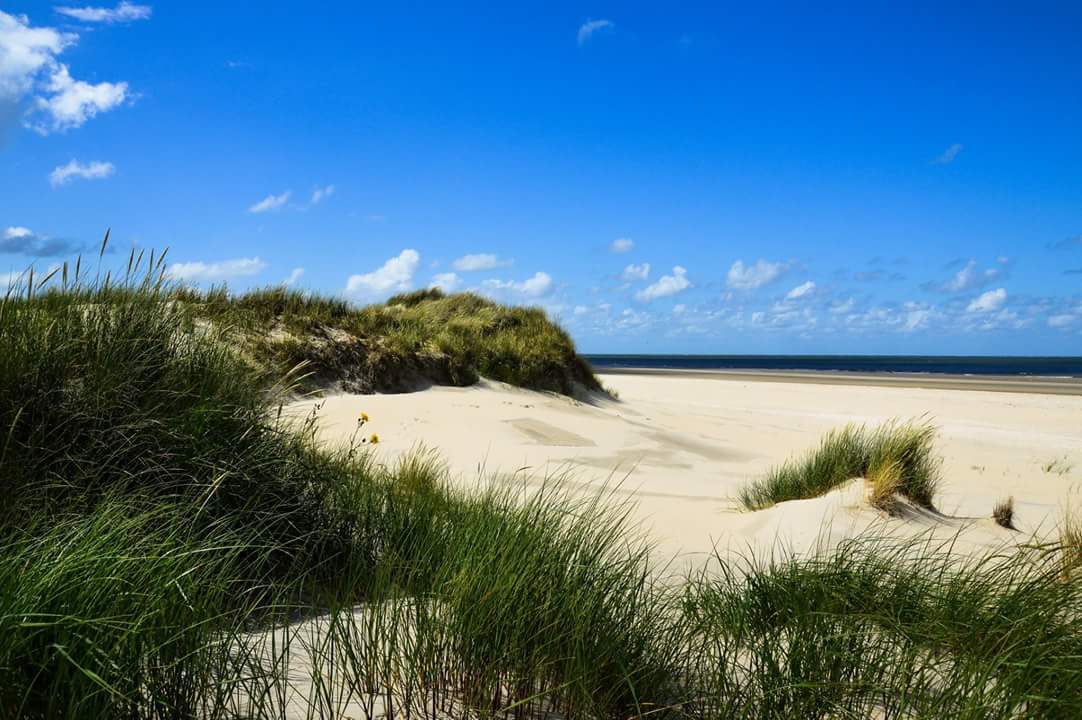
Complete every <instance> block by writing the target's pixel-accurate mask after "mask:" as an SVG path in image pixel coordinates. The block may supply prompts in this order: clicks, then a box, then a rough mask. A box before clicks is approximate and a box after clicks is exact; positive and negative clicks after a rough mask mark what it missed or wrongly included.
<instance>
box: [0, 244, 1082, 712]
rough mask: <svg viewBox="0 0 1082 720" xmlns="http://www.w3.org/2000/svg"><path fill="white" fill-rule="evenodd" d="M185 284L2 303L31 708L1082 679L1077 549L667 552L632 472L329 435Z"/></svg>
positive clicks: (695, 701) (735, 707) (989, 690)
mask: <svg viewBox="0 0 1082 720" xmlns="http://www.w3.org/2000/svg"><path fill="white" fill-rule="evenodd" d="M133 260H134V259H133ZM135 264H136V265H137V264H138V263H135ZM159 264H160V263H159ZM171 293H172V291H171V290H170V289H169V288H167V287H165V286H163V285H162V284H161V283H160V282H159V281H158V280H155V279H154V278H153V277H151V278H150V279H144V280H136V281H132V282H128V283H127V284H122V285H120V286H117V285H116V284H115V283H99V284H97V285H92V286H77V287H74V288H72V287H70V286H69V287H68V290H67V291H66V292H51V293H43V294H40V295H36V294H34V293H33V292H25V294H24V293H20V294H19V296H18V297H15V296H9V297H7V298H6V299H5V300H4V301H3V303H2V304H0V347H2V348H3V349H4V351H5V352H3V353H0V443H2V444H0V487H2V488H3V491H4V499H5V502H4V504H3V507H0V718H16V717H30V718H115V717H124V718H136V719H142V718H147V719H148V720H149V719H154V720H159V719H162V718H193V717H198V718H250V717H272V718H273V717H281V718H285V717H293V718H296V717H313V718H316V717H327V718H331V717H343V716H352V717H363V718H376V717H384V716H402V715H406V716H408V717H418V718H433V719H435V718H476V717H518V718H522V717H540V716H544V715H552V716H559V717H564V718H572V717H574V718H598V719H606V720H607V719H613V720H616V719H619V720H623V719H625V718H628V717H667V718H669V717H671V718H695V719H701V720H713V719H714V718H747V717H755V718H783V717H785V718H788V717H867V716H869V715H871V716H881V717H887V718H895V717H905V718H910V717H917V718H940V717H971V718H1015V717H1050V718H1057V717H1064V718H1066V717H1073V713H1074V711H1075V710H1076V709H1077V707H1078V706H1079V704H1082V697H1080V692H1082V690H1080V689H1082V601H1080V588H1082V579H1080V578H1079V577H1078V575H1077V574H1073V573H1067V572H1064V568H1065V559H1066V558H1068V557H1069V556H1068V555H1067V551H1068V550H1070V548H1066V549H1065V548H1061V547H1049V548H1034V549H1028V550H1022V551H1019V552H1018V553H1017V554H1012V555H1010V556H1005V557H1002V558H990V559H987V560H984V561H981V562H978V563H975V564H972V565H961V566H959V565H957V559H956V558H954V557H952V556H950V555H949V554H947V553H945V552H944V551H942V550H941V549H940V548H936V547H931V546H927V545H914V546H909V547H906V548H902V549H898V548H896V547H892V546H888V545H883V544H877V543H874V542H870V541H869V542H854V543H850V544H848V545H844V546H843V547H841V548H839V549H838V550H836V551H831V552H824V553H823V554H822V555H821V556H819V557H813V558H810V559H802V560H797V559H790V560H773V561H769V562H756V561H755V560H754V559H749V560H747V561H746V562H743V563H741V562H738V561H736V560H734V559H732V558H729V557H718V558H717V564H718V567H717V568H713V569H712V570H711V571H710V572H709V573H708V572H706V571H703V572H700V573H694V574H691V575H690V576H688V577H686V578H671V577H663V573H665V572H666V569H665V568H662V567H658V566H656V565H654V564H653V561H652V559H651V554H650V547H649V544H648V543H647V542H646V541H645V540H644V539H643V538H641V537H638V536H637V535H636V533H635V532H634V528H632V527H631V526H630V523H629V515H628V512H627V511H628V508H627V507H626V506H621V505H618V504H614V503H613V501H612V496H611V495H605V494H599V495H597V496H591V497H583V496H582V495H580V494H574V493H572V492H570V491H565V490H563V489H561V486H560V484H559V483H558V482H556V481H554V482H553V483H551V484H548V485H546V486H544V487H542V488H540V489H539V490H535V491H530V492H526V491H524V490H523V491H519V490H517V489H514V488H511V487H509V486H503V487H502V489H501V488H500V487H499V486H497V487H495V488H493V489H490V490H488V491H487V492H480V493H464V492H461V491H455V490H453V489H451V488H450V486H449V484H448V482H447V479H446V477H445V473H444V472H443V470H442V469H441V468H440V466H439V464H438V462H436V461H435V460H434V459H433V458H431V457H430V456H422V455H416V456H413V457H411V458H407V459H406V460H404V461H403V462H401V463H400V464H398V465H395V466H392V467H389V468H387V467H381V466H377V465H375V464H374V463H373V462H372V459H371V458H370V457H369V456H365V455H363V454H358V453H357V452H355V449H348V448H347V449H345V450H342V451H340V452H333V453H332V452H326V451H322V450H319V449H317V448H316V446H315V444H314V441H313V439H312V435H311V433H310V432H309V430H310V427H307V426H302V427H300V428H298V427H295V426H292V425H286V424H282V423H279V422H278V421H277V419H276V418H277V413H276V403H277V402H279V401H280V398H281V392H280V391H281V387H279V388H278V389H277V390H275V389H273V388H267V387H265V386H264V385H262V384H261V380H262V379H263V376H262V375H260V374H259V373H257V372H255V371H254V370H252V369H251V368H250V367H249V366H248V365H246V364H245V363H243V362H241V361H240V360H238V359H237V358H236V357H235V355H234V354H232V353H231V352H229V351H228V349H227V348H226V345H225V344H226V343H227V342H228V336H226V335H223V334H220V332H219V331H217V330H215V329H214V328H209V329H204V330H198V326H195V325H194V324H193V323H192V322H191V320H192V316H191V315H190V314H188V313H189V310H190V308H189V307H187V306H186V305H185V304H184V303H178V302H176V296H175V295H173V294H171ZM414 300H415V299H409V300H402V301H401V302H400V303H399V304H400V305H402V306H403V307H409V306H410V305H409V303H410V302H413V301H414ZM417 302H418V303H421V302H425V300H424V299H420V300H417ZM290 384H291V383H290V380H289V378H286V380H284V381H283V383H282V386H283V387H287V388H288V387H289V386H290ZM861 437H863V438H864V440H865V441H866V442H867V443H868V444H867V445H865V446H862V447H863V449H862V450H861V452H860V453H854V454H855V455H856V456H857V457H858V459H859V458H862V457H866V458H870V459H868V463H869V465H868V467H872V466H873V465H872V460H873V459H875V458H889V460H890V461H891V462H894V463H899V462H902V461H906V462H908V463H909V464H905V463H904V462H902V467H905V468H909V467H911V466H920V448H921V447H923V446H922V445H921V444H920V443H916V444H915V445H914V444H913V442H912V441H911V440H910V441H908V442H903V441H900V440H899V441H897V442H894V443H892V442H887V441H886V440H882V439H881V440H880V444H879V445H875V444H874V443H871V441H870V440H869V439H868V436H867V435H866V434H865V435H862V436H861ZM847 442H849V441H847ZM852 442H856V441H852ZM857 444H858V445H859V443H857ZM914 448H915V449H914ZM833 452H836V453H837V454H838V455H839V456H845V454H846V452H848V451H845V452H841V451H833ZM907 452H908V453H909V454H908V455H907ZM861 453H863V454H861ZM907 458H909V460H907ZM884 463H886V460H883V461H882V463H881V464H884ZM794 472H795V471H794ZM907 472H908V471H907ZM825 474H827V475H828V474H829V473H825ZM928 477H932V476H931V475H928ZM1068 537H1069V536H1066V535H1065V538H1068ZM1075 551H1076V548H1075Z"/></svg>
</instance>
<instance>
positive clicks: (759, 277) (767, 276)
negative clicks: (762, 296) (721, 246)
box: [726, 260, 785, 290]
mask: <svg viewBox="0 0 1082 720" xmlns="http://www.w3.org/2000/svg"><path fill="white" fill-rule="evenodd" d="M784 271H785V265H784V263H780V262H768V261H766V260H756V261H755V264H754V265H745V264H744V261H743V260H737V261H736V262H734V263H733V266H732V267H731V268H729V274H728V277H727V278H726V282H727V283H728V285H729V287H730V288H732V289H734V290H756V289H758V288H761V287H762V286H764V285H767V284H769V283H771V282H773V281H774V280H777V279H778V278H779V277H780V276H781V274H782V273H783V272H784Z"/></svg>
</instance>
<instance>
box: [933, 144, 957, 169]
mask: <svg viewBox="0 0 1082 720" xmlns="http://www.w3.org/2000/svg"><path fill="white" fill-rule="evenodd" d="M960 152H962V146H961V145H959V144H958V143H954V144H953V145H951V146H950V147H949V148H947V149H946V150H944V151H943V152H942V153H940V154H939V155H938V156H937V157H936V158H935V159H934V160H932V164H933V165H950V164H951V163H952V162H954V159H955V158H956V157H958V153H960Z"/></svg>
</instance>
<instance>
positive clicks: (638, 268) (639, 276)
mask: <svg viewBox="0 0 1082 720" xmlns="http://www.w3.org/2000/svg"><path fill="white" fill-rule="evenodd" d="M620 277H622V278H623V279H624V281H625V282H631V281H632V280H645V279H646V278H648V277H650V263H643V264H642V265H635V264H632V265H628V266H627V267H625V268H624V272H623V274H622V275H621V276H620Z"/></svg>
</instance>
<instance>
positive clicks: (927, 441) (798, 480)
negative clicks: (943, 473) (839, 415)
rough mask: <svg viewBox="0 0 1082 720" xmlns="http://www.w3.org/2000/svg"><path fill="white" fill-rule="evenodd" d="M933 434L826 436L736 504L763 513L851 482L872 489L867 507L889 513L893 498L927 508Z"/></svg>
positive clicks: (894, 427) (892, 428)
mask: <svg viewBox="0 0 1082 720" xmlns="http://www.w3.org/2000/svg"><path fill="white" fill-rule="evenodd" d="M934 439H935V429H934V428H933V427H931V426H930V425H927V424H921V423H918V422H909V423H904V424H898V423H887V424H885V425H882V426H880V427H878V428H871V429H869V428H867V427H864V426H856V425H848V426H846V427H845V428H843V429H842V430H834V431H831V432H830V433H828V434H827V435H826V436H825V437H824V438H823V440H822V442H821V443H820V445H819V447H818V448H815V449H814V450H812V451H810V452H808V453H807V454H805V455H804V456H803V457H800V458H796V459H792V460H788V461H786V462H785V463H784V464H782V465H781V466H780V467H777V468H774V469H772V470H771V471H770V472H769V473H768V474H767V475H766V477H764V478H762V479H760V480H756V481H754V482H752V483H749V484H748V485H746V486H744V487H743V488H741V490H740V494H739V498H740V502H741V504H742V505H743V506H744V507H745V508H747V509H748V510H762V509H763V508H767V507H770V506H771V505H775V504H777V503H779V502H785V501H786V500H801V499H806V498H813V497H818V496H820V495H824V494H826V493H828V492H830V491H831V490H833V489H834V488H836V487H838V486H839V485H841V484H843V483H845V482H846V481H848V480H852V479H853V478H865V479H867V480H869V481H870V482H871V484H872V495H871V499H872V502H873V503H875V504H877V505H878V506H880V507H883V508H884V509H889V507H890V503H891V501H892V499H893V497H894V495H895V493H900V494H901V495H904V496H905V497H907V498H909V499H910V500H911V501H913V502H914V503H916V504H917V505H921V506H924V507H929V508H930V507H932V506H933V500H934V499H935V493H936V488H937V487H938V485H939V463H938V460H937V459H936V458H935V456H934V454H933V445H932V444H933V441H934Z"/></svg>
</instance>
